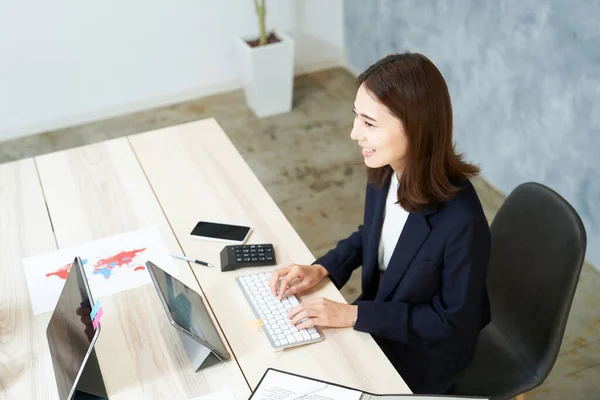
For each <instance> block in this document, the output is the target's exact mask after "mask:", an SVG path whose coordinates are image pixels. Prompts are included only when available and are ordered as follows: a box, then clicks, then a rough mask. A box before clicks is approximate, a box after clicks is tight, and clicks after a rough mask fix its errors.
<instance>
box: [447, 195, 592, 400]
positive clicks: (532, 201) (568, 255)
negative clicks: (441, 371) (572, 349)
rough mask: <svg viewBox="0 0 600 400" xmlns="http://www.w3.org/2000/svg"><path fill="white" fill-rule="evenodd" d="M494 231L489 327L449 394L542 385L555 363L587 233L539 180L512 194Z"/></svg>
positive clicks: (494, 394)
mask: <svg viewBox="0 0 600 400" xmlns="http://www.w3.org/2000/svg"><path fill="white" fill-rule="evenodd" d="M491 232H492V251H491V258H490V265H489V270H488V279H487V285H488V291H489V295H490V302H491V312H492V322H491V323H490V324H489V325H488V326H487V327H486V328H485V329H484V330H483V331H482V332H481V334H480V336H479V341H478V343H477V349H476V351H475V357H474V359H473V361H472V362H471V364H470V365H469V366H468V367H467V369H466V370H465V371H463V372H462V373H461V374H460V375H459V377H458V378H457V380H456V381H455V383H454V385H453V387H452V390H451V391H452V393H454V394H458V395H464V396H469V395H470V396H477V395H479V396H490V397H491V398H492V399H508V398H512V397H514V396H517V395H519V394H522V393H524V392H526V391H528V390H531V389H533V388H535V387H537V386H539V385H540V384H541V383H542V382H543V381H544V379H546V377H547V376H548V374H549V373H550V370H551V369H552V367H553V365H554V362H555V361H556V357H557V355H558V351H559V349H560V345H561V342H562V338H563V334H564V331H565V325H566V324H567V318H568V316H569V310H570V309H571V303H572V302H573V296H574V294H575V289H576V287H577V281H578V279H579V274H580V272H581V267H582V265H583V261H584V256H585V248H586V234H585V228H584V227H583V223H582V222H581V219H580V218H579V215H578V214H577V212H576V211H575V210H574V209H573V207H571V205H570V204H569V203H568V202H567V201H566V200H565V199H563V198H562V197H561V196H560V195H559V194H558V193H556V192H554V191H553V190H551V189H549V188H548V187H546V186H544V185H540V184H537V183H524V184H522V185H520V186H518V187H517V188H516V189H515V190H513V192H512V193H511V194H510V195H509V196H508V197H507V199H506V201H505V202H504V204H503V205H502V207H501V208H500V210H499V211H498V214H497V215H496V218H495V219H494V221H493V222H492V225H491Z"/></svg>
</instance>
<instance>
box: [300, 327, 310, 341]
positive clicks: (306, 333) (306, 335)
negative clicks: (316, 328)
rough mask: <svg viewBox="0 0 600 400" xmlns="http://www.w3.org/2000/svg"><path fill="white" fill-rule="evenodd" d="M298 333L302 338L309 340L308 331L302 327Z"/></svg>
mask: <svg viewBox="0 0 600 400" xmlns="http://www.w3.org/2000/svg"><path fill="white" fill-rule="evenodd" d="M300 334H301V335H302V337H303V338H304V340H310V335H309V333H308V332H306V329H302V330H301V331H300Z"/></svg>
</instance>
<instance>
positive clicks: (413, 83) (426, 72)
mask: <svg viewBox="0 0 600 400" xmlns="http://www.w3.org/2000/svg"><path fill="white" fill-rule="evenodd" d="M361 84H364V85H365V88H366V89H367V91H368V92H369V93H370V94H371V96H374V97H375V98H376V99H377V100H378V101H379V102H380V103H381V104H383V105H384V106H386V107H387V108H388V109H389V111H390V112H391V113H392V114H393V115H394V116H395V117H396V118H398V119H399V120H400V121H402V125H403V127H404V131H405V134H406V137H407V139H408V152H407V159H406V166H405V167H404V170H403V171H402V176H401V179H400V187H399V188H398V203H399V204H400V205H401V206H402V208H404V209H405V210H407V211H410V212H412V211H418V210H420V209H422V208H423V207H424V206H425V205H438V204H440V203H443V202H446V201H448V200H450V199H451V198H452V197H453V196H454V195H455V194H456V193H457V192H458V190H459V186H458V185H459V184H460V182H461V181H463V180H465V179H468V178H470V177H472V176H475V175H477V174H478V173H479V167H477V166H476V165H472V164H468V163H466V162H464V161H462V154H457V153H456V152H455V148H454V144H453V142H452V105H451V103H450V94H449V93H448V87H447V86H446V82H445V81H444V78H443V77H442V74H441V73H440V71H439V70H438V69H437V68H436V66H435V65H433V63H432V62H431V61H430V60H429V59H428V58H427V57H425V56H424V55H422V54H418V53H404V54H392V55H389V56H387V57H385V58H384V59H382V60H379V61H377V62H376V63H375V64H373V65H371V66H370V67H369V68H368V69H367V70H366V71H365V72H363V73H362V74H361V75H360V76H359V77H358V85H359V86H360V85H361ZM392 172H393V170H392V168H391V167H390V166H389V165H387V166H384V167H381V168H367V176H368V179H369V182H371V183H373V184H375V185H376V186H378V187H382V186H383V185H384V184H385V182H386V181H387V179H388V178H389V177H390V175H391V174H392Z"/></svg>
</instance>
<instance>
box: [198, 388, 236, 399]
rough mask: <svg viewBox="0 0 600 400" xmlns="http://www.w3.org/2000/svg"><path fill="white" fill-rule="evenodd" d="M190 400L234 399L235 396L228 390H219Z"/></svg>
mask: <svg viewBox="0 0 600 400" xmlns="http://www.w3.org/2000/svg"><path fill="white" fill-rule="evenodd" d="M190 400H235V398H234V397H233V394H232V393H231V392H230V391H229V390H222V391H220V392H216V393H211V394H207V395H204V396H200V397H194V398H193V399H190Z"/></svg>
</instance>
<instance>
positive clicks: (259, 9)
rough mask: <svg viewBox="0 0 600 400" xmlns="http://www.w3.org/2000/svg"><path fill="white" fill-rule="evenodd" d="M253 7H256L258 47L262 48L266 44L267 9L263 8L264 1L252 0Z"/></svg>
mask: <svg viewBox="0 0 600 400" xmlns="http://www.w3.org/2000/svg"><path fill="white" fill-rule="evenodd" d="M254 6H255V7H256V15H257V16H258V29H259V31H260V35H259V41H258V45H259V46H264V45H265V44H267V29H266V28H265V15H266V14H267V9H266V7H265V0H254Z"/></svg>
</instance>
